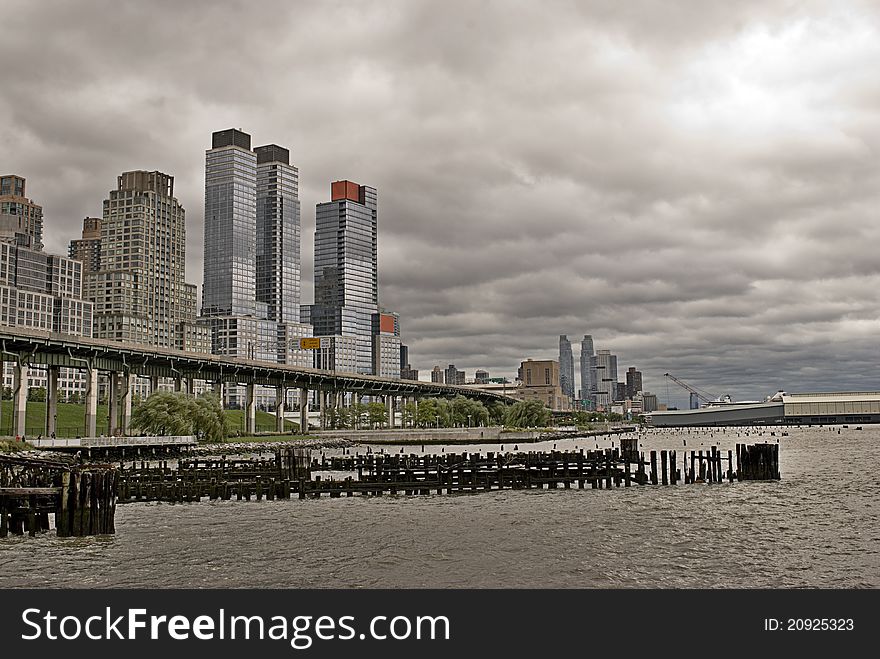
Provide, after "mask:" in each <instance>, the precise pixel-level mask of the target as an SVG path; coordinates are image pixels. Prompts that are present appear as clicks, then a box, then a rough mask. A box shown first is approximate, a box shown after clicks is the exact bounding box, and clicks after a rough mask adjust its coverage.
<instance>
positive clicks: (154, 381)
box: [150, 375, 159, 395]
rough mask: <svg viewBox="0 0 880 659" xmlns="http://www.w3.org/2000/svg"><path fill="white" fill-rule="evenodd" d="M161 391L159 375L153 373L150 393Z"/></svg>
mask: <svg viewBox="0 0 880 659" xmlns="http://www.w3.org/2000/svg"><path fill="white" fill-rule="evenodd" d="M157 391H159V376H158V375H153V376H151V377H150V395H153V394H154V393H156V392H157Z"/></svg>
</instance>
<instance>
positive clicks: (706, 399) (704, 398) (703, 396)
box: [663, 373, 721, 403]
mask: <svg viewBox="0 0 880 659" xmlns="http://www.w3.org/2000/svg"><path fill="white" fill-rule="evenodd" d="M663 375H664V376H665V377H667V378H669V379H670V380H672V381H673V382H675V384H677V385H678V386H679V387H681V388H683V389H687V390H688V391H689V392H691V393H692V394H694V395H696V396H697V397H699V398H700V400H702V401H703V402H704V403H713V402H715V401H718V400H721V399H720V398H718V397H717V396H713V395H712V394H707V393H706V392H705V391H700V390H699V389H697V388H696V387H692V386H691V385H689V384H688V383H687V382H683V381H682V380H679V379H678V378H677V377H675V376H674V375H672V373H664V374H663Z"/></svg>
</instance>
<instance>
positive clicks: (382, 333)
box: [372, 311, 401, 378]
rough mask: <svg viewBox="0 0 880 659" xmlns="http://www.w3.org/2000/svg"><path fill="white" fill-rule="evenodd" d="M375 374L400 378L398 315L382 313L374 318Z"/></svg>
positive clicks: (376, 314) (375, 314) (374, 315)
mask: <svg viewBox="0 0 880 659" xmlns="http://www.w3.org/2000/svg"><path fill="white" fill-rule="evenodd" d="M372 324H373V329H372V333H373V334H372V340H373V374H374V375H379V376H381V377H385V378H399V377H400V348H401V345H400V323H399V321H398V318H397V314H390V313H386V312H384V311H380V312H377V313H374V314H373V317H372Z"/></svg>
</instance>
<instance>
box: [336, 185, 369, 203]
mask: <svg viewBox="0 0 880 659" xmlns="http://www.w3.org/2000/svg"><path fill="white" fill-rule="evenodd" d="M330 199H331V201H339V200H340V199H350V200H351V201H357V202H360V201H361V186H359V185H358V184H357V183H352V182H351V181H333V183H331V184H330Z"/></svg>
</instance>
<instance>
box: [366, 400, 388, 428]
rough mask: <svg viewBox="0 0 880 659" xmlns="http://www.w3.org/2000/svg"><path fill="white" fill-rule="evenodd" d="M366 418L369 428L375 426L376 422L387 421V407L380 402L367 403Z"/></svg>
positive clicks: (379, 423)
mask: <svg viewBox="0 0 880 659" xmlns="http://www.w3.org/2000/svg"><path fill="white" fill-rule="evenodd" d="M367 418H368V419H369V421H370V427H371V428H375V427H376V425H377V424H378V425H382V424H384V423H385V422H387V421H388V408H386V407H385V405H383V404H382V403H377V402H373V403H367Z"/></svg>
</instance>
